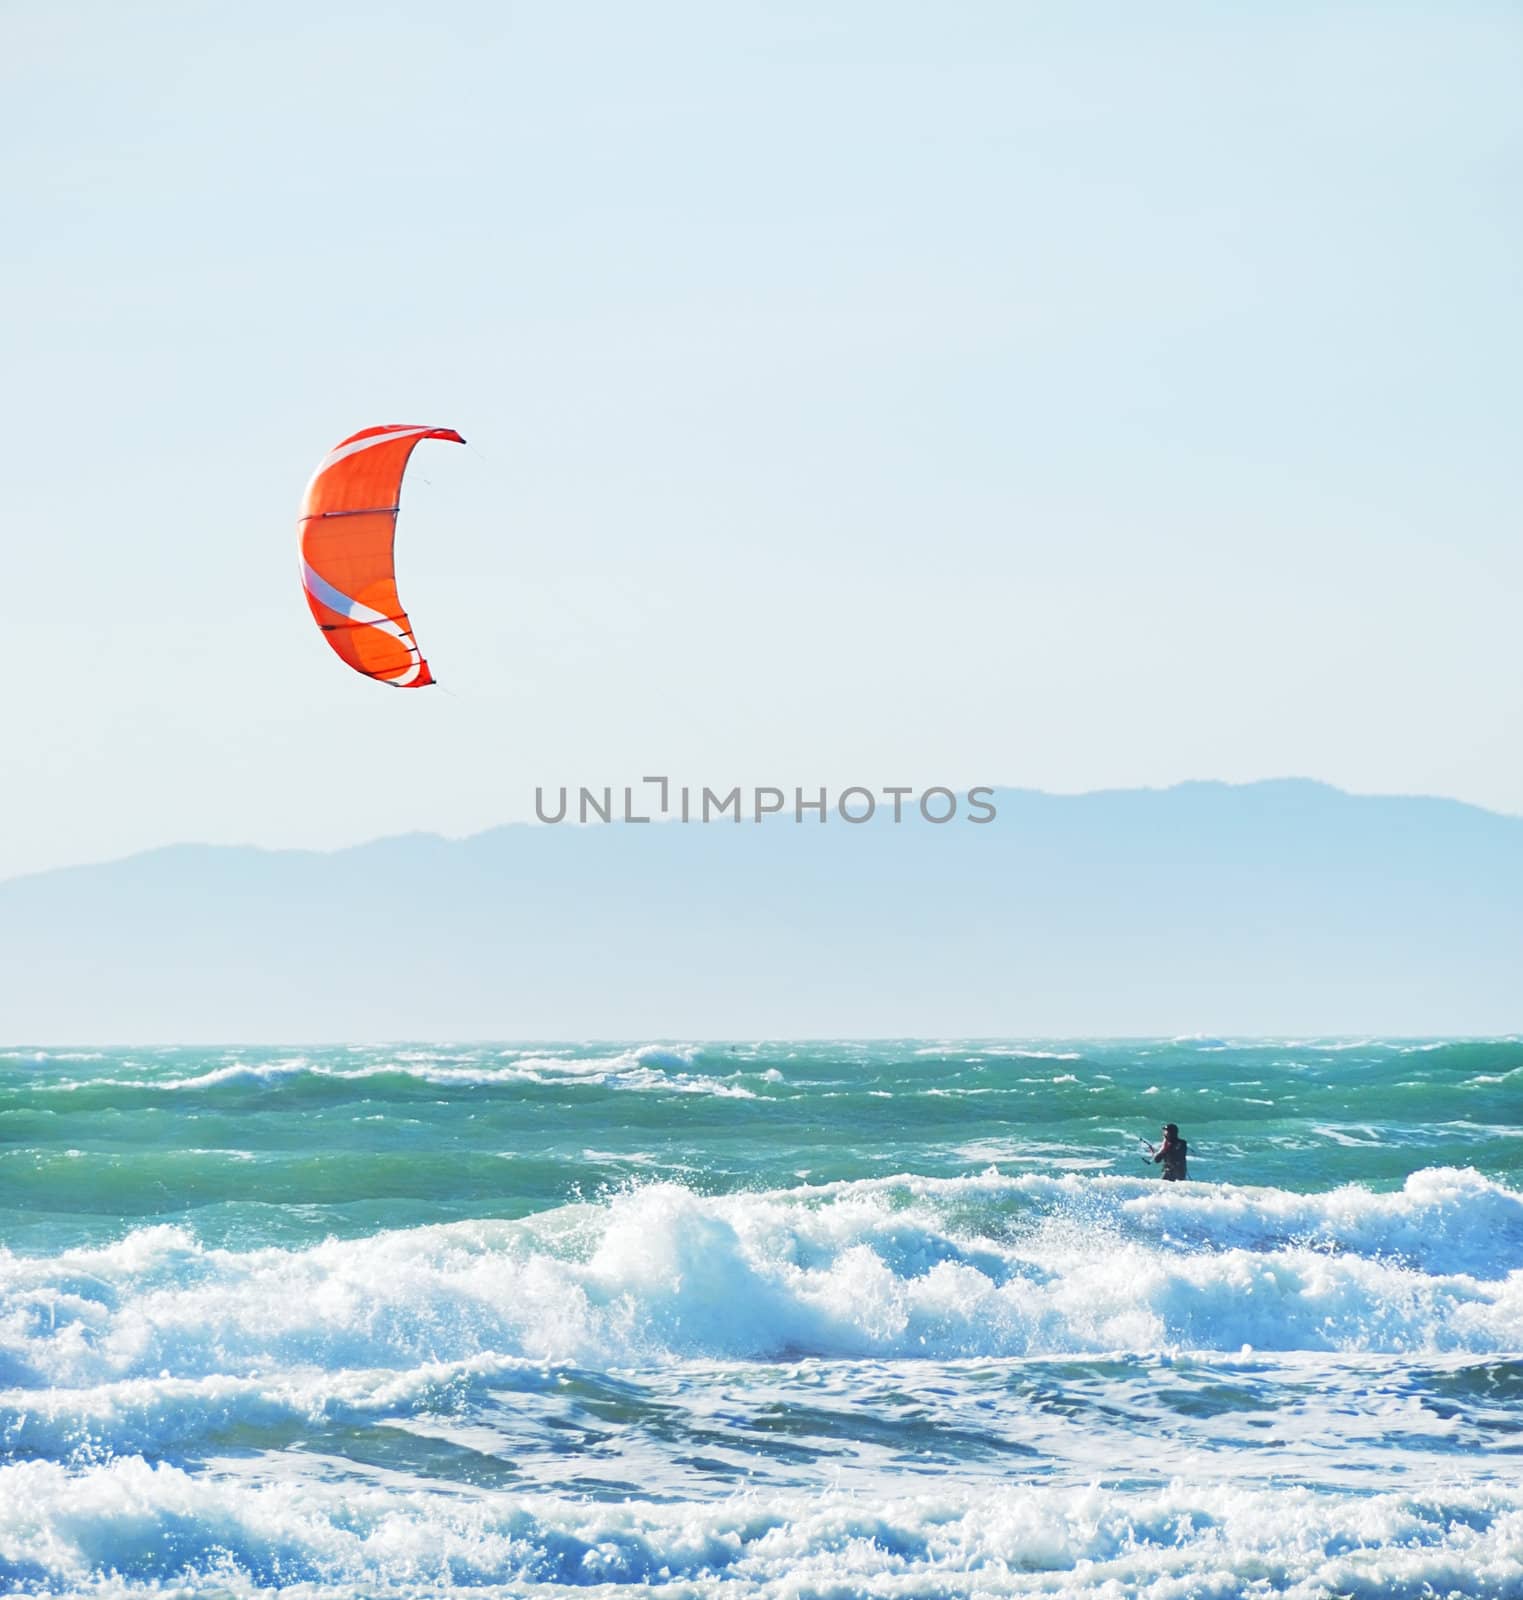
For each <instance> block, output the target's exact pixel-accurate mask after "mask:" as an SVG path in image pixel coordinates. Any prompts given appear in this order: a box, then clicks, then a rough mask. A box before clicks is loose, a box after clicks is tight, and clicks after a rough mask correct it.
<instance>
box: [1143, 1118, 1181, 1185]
mask: <svg viewBox="0 0 1523 1600" xmlns="http://www.w3.org/2000/svg"><path fill="white" fill-rule="evenodd" d="M1143 1142H1144V1143H1145V1144H1146V1143H1147V1141H1146V1140H1144V1141H1143ZM1148 1151H1149V1153H1150V1154H1151V1155H1152V1157H1153V1160H1154V1161H1157V1162H1162V1163H1163V1181H1164V1182H1165V1183H1178V1182H1179V1180H1180V1179H1181V1178H1188V1177H1189V1176H1190V1174H1189V1172H1188V1171H1187V1170H1186V1168H1185V1157H1186V1156H1187V1155H1189V1153H1190V1147H1189V1145H1188V1144H1186V1143H1185V1141H1184V1140H1183V1139H1181V1138H1180V1137H1179V1125H1178V1124H1177V1123H1173V1122H1166V1123H1164V1125H1163V1143H1162V1144H1161V1145H1159V1146H1158V1147H1157V1148H1156V1149H1154V1147H1153V1146H1152V1145H1148Z"/></svg>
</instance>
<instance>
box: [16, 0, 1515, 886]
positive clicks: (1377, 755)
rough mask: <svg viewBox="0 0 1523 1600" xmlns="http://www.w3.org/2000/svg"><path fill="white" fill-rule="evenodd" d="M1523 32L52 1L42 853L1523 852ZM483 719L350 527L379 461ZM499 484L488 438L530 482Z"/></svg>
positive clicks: (1310, 21)
mask: <svg viewBox="0 0 1523 1600" xmlns="http://www.w3.org/2000/svg"><path fill="white" fill-rule="evenodd" d="M1520 85H1523V14H1520V13H1519V12H1518V10H1517V8H1516V7H1514V6H1511V5H1502V4H1497V5H1487V4H1463V3H1462V4H1447V3H1446V4H1439V3H1436V0H1435V3H1433V4H1429V5H1400V4H1378V5H1377V4H1371V5H1337V4H1331V5H1330V4H1315V5H1311V4H1308V5H1297V4H1283V5H1275V6H1223V5H1219V4H1213V5H1205V4H1201V5H1191V4H1171V3H1166V0H1165V3H1160V4H1154V5H1148V6H1137V5H1135V4H1131V3H1121V4H1114V5H1104V4H1091V3H1084V0H1078V3H1068V4H1060V5H1059V4H1028V5H1022V4H1014V3H1008V0H1001V3H994V0H991V3H988V4H948V5H940V6H927V5H919V4H916V5H908V4H903V5H896V4H886V3H883V0H873V3H867V0H864V3H861V4H842V3H836V4H832V3H830V0H822V3H809V4H806V3H802V0H800V3H798V4H791V5H782V4H777V5H768V4H754V3H753V4H700V3H693V4H686V5H684V4H666V3H661V0H652V3H649V4H643V5H615V4H607V5H581V4H555V5H552V4H548V3H545V4H540V5H536V6H519V5H506V4H476V3H472V0H455V3H453V4H451V5H448V6H421V7H420V6H417V5H410V6H406V7H402V6H387V5H380V4H366V5H352V6H337V5H321V4H318V5H312V4H310V3H307V0H303V3H300V4H286V3H279V0H275V3H265V4H262V5H260V6H258V7H253V8H235V7H228V6H214V5H208V4H204V3H184V4H179V5H169V4H158V3H152V0H144V3H141V4H135V5H132V6H123V5H120V4H116V3H112V4H101V5H84V4H69V3H60V4H57V5H51V6H46V7H39V6H21V5H18V4H14V3H7V4H5V5H4V6H3V7H0V167H3V173H4V194H5V199H6V203H5V227H4V235H5V247H4V250H3V251H0V289H3V295H0V304H3V305H4V308H5V310H4V313H3V318H4V321H3V344H0V370H3V372H4V379H5V381H4V384H3V387H0V407H3V424H4V428H3V431H4V438H5V450H4V460H5V466H6V470H5V474H4V486H5V497H4V519H3V523H0V527H3V532H0V548H3V566H0V579H3V585H4V593H5V595H6V598H7V600H8V602H9V607H10V617H9V627H8V630H7V636H8V639H9V641H10V645H11V660H12V666H11V670H10V674H9V678H10V686H9V692H8V693H7V694H6V695H5V696H4V697H3V703H0V749H3V756H0V760H3V762H4V770H3V773H0V779H3V782H0V789H3V793H4V797H5V799H4V805H5V812H4V820H5V827H4V828H3V830H0V873H9V872H17V871H24V870H29V869H32V868H36V867H43V866H48V865H53V864H57V863H63V862H69V861H77V860H88V859H96V858H100V857H103V856H108V855H113V854H118V853H122V852H125V851H127V850H130V849H135V848H138V847H141V846H146V845H151V844H157V843H162V842H167V841H170V840H177V839H210V840H246V841H254V842H260V843H267V844H282V843H293V844H295V843H300V844H313V845H324V844H336V843H342V842H349V841H352V840H357V839H362V838H366V837H370V836H373V835H376V834H379V833H386V832H393V831H399V830H404V829H410V828H430V829H439V830H443V831H448V832H462V831H468V830H472V829H476V828H480V827H484V826H488V825H490V824H493V823H496V822H500V821H504V820H506V819H508V818H510V817H515V816H519V817H521V816H525V815H527V814H529V813H530V811H531V809H532V796H533V790H534V786H535V784H536V783H544V784H547V785H555V784H559V783H562V782H568V783H576V782H580V781H587V782H592V781H598V782H603V781H613V782H623V781H626V780H629V779H638V778H639V777H640V776H641V775H643V774H645V773H652V772H669V773H671V774H673V775H674V776H676V777H682V778H686V779H689V780H696V781H699V782H705V781H707V782H712V783H716V784H717V783H724V784H726V785H728V784H730V783H740V782H773V781H776V782H782V783H785V784H791V783H806V784H814V785H818V784H821V783H826V784H831V785H842V784H845V783H866V784H872V785H881V784H888V783H896V782H907V783H915V784H921V785H926V784H931V783H948V784H953V785H967V784H971V783H991V784H992V783H1000V784H1017V785H1026V786H1034V787H1043V788H1052V789H1081V788H1091V787H1100V786H1122V785H1132V784H1164V783H1170V782H1174V781H1176V780H1178V779H1181V778H1186V777H1217V778H1226V779H1248V778H1253V777H1259V776H1269V775H1277V774H1292V773H1293V774H1305V775H1310V776H1315V777H1320V778H1324V779H1327V780H1329V781H1331V782H1334V783H1337V784H1340V785H1343V786H1345V787H1349V788H1353V789H1358V790H1373V791H1407V792H1413V791H1416V792H1428V793H1437V794H1444V795H1453V796H1457V797H1460V798H1463V799H1467V800H1472V801H1476V802H1479V803H1481V804H1485V805H1489V806H1492V807H1495V808H1498V809H1502V810H1507V811H1513V812H1523V650H1520V637H1523V606H1520V601H1523V515H1520V513H1523V493H1520V479H1523V469H1520V451H1519V439H1520V437H1523V426H1520V424H1523V415H1520V411H1523V405H1520V380H1519V374H1520V372H1523V338H1520V316H1519V311H1518V292H1519V282H1520V277H1519V268H1520V264H1523V207H1520V205H1519V194H1520V192H1523V191H1520V179H1523V93H1520ZM382 422H418V423H433V424H437V425H442V426H449V427H455V428H458V429H460V430H461V431H462V432H463V433H464V434H465V435H466V436H467V438H468V439H470V440H471V442H472V444H473V445H474V446H475V447H476V451H466V450H461V449H459V448H458V447H452V446H448V445H443V444H435V445H426V446H424V447H423V448H422V449H421V450H420V451H419V454H418V455H417V456H416V457H415V464H414V470H413V474H412V476H411V478H410V481H409V484H408V488H407V491H406V494H405V496H404V510H403V516H402V523H401V529H400V533H399V539H398V563H399V573H400V580H401V586H402V595H403V599H404V602H405V603H406V604H407V605H408V607H409V609H410V611H411V614H412V617H413V621H414V623H415V624H416V627H417V630H418V634H419V637H420V640H421V642H422V644H423V647H424V649H425V651H426V653H427V654H428V656H429V658H430V660H431V662H432V664H433V667H434V670H435V672H436V674H437V675H438V677H439V678H440V680H441V681H442V682H443V684H445V685H446V686H447V687H448V688H449V690H450V691H452V695H446V694H443V693H440V692H436V691H433V690H428V691H423V692H416V693H408V692H396V691H392V690H388V689H384V688H381V687H379V686H377V685H373V684H371V683H368V682H366V681H364V680H362V679H360V678H358V677H356V676H354V675H353V674H351V673H349V672H347V671H346V670H345V669H344V668H343V667H342V666H341V664H340V663H339V662H338V660H337V659H336V658H335V657H333V656H332V655H330V654H329V652H328V650H327V649H326V647H325V645H324V644H323V643H322V640H321V638H320V636H319V634H318V633H317V631H316V630H315V628H314V627H313V625H312V623H311V620H310V618H309V616H308V613H307V609H306V606H305V604H304V603H303V600H302V596H301V592H300V588H299V584H298V580H297V575H296V546H295V524H294V517H295V513H296V509H297V504H298V500H299V498H300V495H301V491H302V488H303V485H304V483H305V481H306V478H307V476H308V475H309V473H310V471H311V469H312V467H313V466H314V465H315V463H316V462H317V460H318V458H319V457H320V456H321V455H322V454H323V453H324V452H325V451H326V450H327V449H328V448H329V447H330V446H331V445H332V444H333V443H334V442H336V441H337V440H338V439H340V438H342V437H343V436H344V435H346V434H348V433H350V432H352V431H353V430H354V429H356V428H359V427H363V426H366V425H368V424H372V423H382ZM477 452H479V453H477Z"/></svg>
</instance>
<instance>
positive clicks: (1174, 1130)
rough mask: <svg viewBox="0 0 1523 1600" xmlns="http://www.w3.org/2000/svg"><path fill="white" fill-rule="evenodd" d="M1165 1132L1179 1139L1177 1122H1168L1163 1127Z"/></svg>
mask: <svg viewBox="0 0 1523 1600" xmlns="http://www.w3.org/2000/svg"><path fill="white" fill-rule="evenodd" d="M1163 1131H1164V1132H1165V1133H1168V1134H1172V1135H1174V1136H1175V1137H1176V1138H1177V1137H1178V1136H1179V1124H1178V1123H1177V1122H1166V1123H1164V1125H1163Z"/></svg>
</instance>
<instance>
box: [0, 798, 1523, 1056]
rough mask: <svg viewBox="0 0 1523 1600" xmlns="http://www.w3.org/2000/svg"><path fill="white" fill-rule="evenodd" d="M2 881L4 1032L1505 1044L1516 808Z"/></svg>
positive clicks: (1268, 811) (1025, 804) (169, 863)
mask: <svg viewBox="0 0 1523 1600" xmlns="http://www.w3.org/2000/svg"><path fill="white" fill-rule="evenodd" d="M997 804H998V812H999V814H998V819H997V821H995V822H994V823H992V824H989V825H986V826H975V825H971V824H968V823H965V822H962V821H958V822H956V823H952V824H948V825H946V826H943V827H934V826H930V825H928V824H926V823H924V822H920V821H916V822H906V823H904V824H901V825H898V826H895V825H892V824H890V823H888V822H880V821H874V822H872V823H869V824H866V825H863V826H859V827H851V826H848V825H846V824H844V823H841V822H840V821H838V820H836V819H832V820H831V821H830V822H829V823H827V824H826V825H824V826H820V825H819V824H817V823H814V822H811V821H806V822H805V823H803V824H802V825H800V824H796V823H795V822H793V820H792V819H791V817H787V818H784V819H782V820H771V821H768V822H766V823H763V824H762V825H760V826H757V825H754V824H751V823H744V824H741V825H740V826H735V825H733V824H730V823H728V822H712V823H709V824H708V825H706V826H699V825H692V824H690V825H688V826H682V825H680V824H677V823H665V824H655V825H651V826H648V827H637V826H624V825H611V826H602V825H595V826H588V827H570V826H558V827H545V826H530V825H517V824H515V825H512V826H508V827H502V828H496V829H493V830H491V831H490V832H487V833H483V834H478V835H477V836H475V837H474V838H470V839H465V840H462V841H459V842H452V841H447V840H444V839H440V838H436V837H434V836H431V835H426V834H416V835H409V836H406V837H403V838H396V839H384V840H380V841H378V842H376V843H374V844H367V845H361V846H357V847H355V848H353V849H347V850H339V851H334V852H331V853H319V852H314V851H296V850H260V849H252V848H228V847H222V846H213V845H176V846H173V847H171V848H168V849H163V850H154V851H150V852H148V853H146V854H143V855H137V856H133V857H131V858H129V859H127V860H124V861H117V862H112V863H110V864H107V865H103V866H89V867H75V868H68V869H65V870H62V871H54V872H46V873H41V874H38V875H36V876H33V877H27V878H17V879H12V880H10V881H8V882H5V883H0V1041H5V1042H10V1043H62V1042H77V1043H91V1042H118V1043H133V1042H145V1041H175V1042H185V1043H191V1042H204V1041H222V1040H226V1041H246V1042H258V1041H313V1042H316V1041H321V1040H334V1039H353V1040H373V1039H388V1038H396V1039H401V1038H420V1039H421V1038H430V1039H448V1038H470V1037H497V1038H504V1039H548V1038H562V1039H579V1038H638V1039H647V1038H648V1039H661V1038H698V1037H705V1038H726V1037H729V1038H752V1037H759V1036H761V1037H764V1036H777V1037H780V1036H796V1037H803V1036H812V1037H828V1036H870V1037H888V1036H911V1035H914V1036H929V1037H944V1036H962V1037H968V1036H992V1035H1004V1036H1034V1035H1085V1034H1092V1035H1093V1034H1109V1035H1133V1034H1136V1035H1141V1034H1150V1035H1156V1034H1164V1035H1171V1034H1180V1033H1193V1032H1206V1033H1232V1034H1239V1035H1245V1034H1287V1033H1288V1034H1307V1033H1317V1034H1328V1033H1340V1034H1342V1033H1356V1034H1357V1033H1365V1032H1377V1033H1382V1034H1387V1035H1391V1034H1406V1035H1418V1034H1452V1033H1470V1034H1477V1033H1500V1032H1508V1031H1511V1030H1517V1029H1523V818H1513V817H1504V816H1498V815H1495V814H1493V813H1490V812H1486V811H1482V810H1478V809H1476V808H1474V807H1471V806H1466V805H1462V804H1459V803H1458V802H1454V801H1448V800H1431V799H1399V798H1376V797H1363V796H1353V795H1348V794H1344V793H1341V792H1340V791H1338V790H1336V789H1332V788H1328V787H1327V786H1325V785H1322V784H1317V783H1311V782H1306V781H1301V780H1284V781H1276V782H1268V783H1253V784H1245V785H1240V786H1232V785H1226V784H1219V783H1187V784H1181V785H1180V786H1178V787H1177V788H1173V789H1167V790H1132V791H1115V792H1108V793H1100V794H1088V795H1079V796H1054V795H1046V794H1038V793H1033V792H1030V791H1025V790H1001V791H998V793H997Z"/></svg>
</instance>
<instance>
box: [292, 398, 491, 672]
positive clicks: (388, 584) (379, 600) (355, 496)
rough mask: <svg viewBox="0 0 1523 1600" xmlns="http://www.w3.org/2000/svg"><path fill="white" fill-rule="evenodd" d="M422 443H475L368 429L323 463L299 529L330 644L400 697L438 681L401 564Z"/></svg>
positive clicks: (307, 578)
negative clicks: (397, 556) (401, 530)
mask: <svg viewBox="0 0 1523 1600" xmlns="http://www.w3.org/2000/svg"><path fill="white" fill-rule="evenodd" d="M420 439H448V440H449V441H450V442H451V443H453V444H464V443H465V440H464V439H462V438H461V437H460V435H459V434H458V433H456V432H455V431H454V430H453V429H451V428H420V427H407V426H402V425H398V424H393V425H391V426H389V427H384V428H362V429H361V430H360V431H359V432H358V433H353V434H350V436H349V437H348V438H347V439H345V440H344V441H343V442H342V443H341V444H337V445H335V446H334V447H333V449H331V450H330V451H329V452H328V454H327V455H326V456H324V457H323V459H322V461H321V463H320V464H319V465H318V468H317V471H316V472H314V473H313V474H312V481H311V483H309V484H308V485H307V497H306V499H305V500H304V501H303V502H302V508H301V521H300V522H299V524H298V526H299V528H300V530H301V581H302V587H303V588H304V589H305V590H306V593H307V604H308V605H309V606H310V607H311V608H312V615H313V616H314V617H315V618H316V619H317V625H318V627H319V628H321V629H322V630H323V637H324V638H325V639H326V640H327V641H328V643H329V644H330V645H332V647H333V649H334V651H335V652H336V653H337V654H338V655H340V656H341V657H342V658H343V659H344V660H345V661H347V662H348V663H349V665H350V666H351V667H353V668H354V670H355V671H356V672H362V673H364V675H365V676H366V677H367V678H374V679H375V680H376V681H377V682H378V683H389V684H390V685H391V686H392V687H393V688H394V689H421V688H423V687H425V686H426V685H427V684H430V683H432V682H433V681H434V676H433V674H432V673H431V672H430V671H429V670H428V663H427V662H426V661H425V660H424V659H423V656H422V653H421V652H420V651H419V649H418V642H417V640H416V639H414V638H413V634H412V624H411V623H410V622H409V621H408V620H407V613H406V612H405V611H404V610H403V609H402V602H401V600H400V599H399V598H398V597H397V577H396V568H395V566H394V565H393V562H392V542H393V540H394V538H395V535H396V531H397V510H398V501H399V500H400V498H401V493H402V474H403V473H404V472H405V471H406V470H407V458H408V457H409V456H410V455H411V454H412V452H413V446H414V445H415V444H417V442H418V441H419V440H420Z"/></svg>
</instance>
